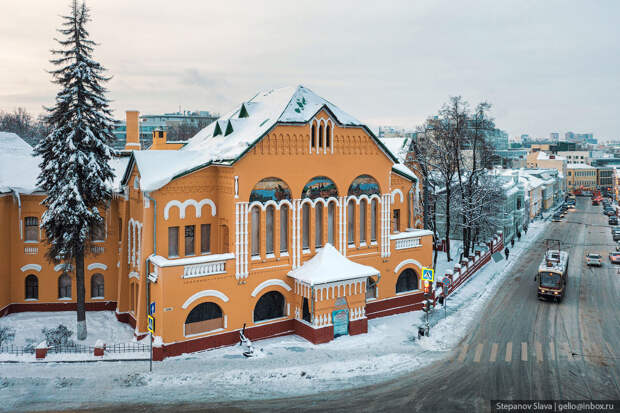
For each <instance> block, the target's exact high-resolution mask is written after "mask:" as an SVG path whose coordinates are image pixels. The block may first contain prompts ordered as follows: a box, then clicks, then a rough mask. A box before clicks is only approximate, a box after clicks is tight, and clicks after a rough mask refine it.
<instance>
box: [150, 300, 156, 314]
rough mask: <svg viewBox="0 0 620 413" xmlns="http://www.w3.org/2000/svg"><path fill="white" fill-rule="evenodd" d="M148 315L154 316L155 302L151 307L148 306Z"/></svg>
mask: <svg viewBox="0 0 620 413" xmlns="http://www.w3.org/2000/svg"><path fill="white" fill-rule="evenodd" d="M149 314H150V315H153V314H155V301H153V302H152V303H151V305H150V306H149Z"/></svg>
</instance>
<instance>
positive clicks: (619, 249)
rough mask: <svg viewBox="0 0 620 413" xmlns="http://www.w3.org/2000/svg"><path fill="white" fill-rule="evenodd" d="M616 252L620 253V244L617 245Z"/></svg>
mask: <svg viewBox="0 0 620 413" xmlns="http://www.w3.org/2000/svg"><path fill="white" fill-rule="evenodd" d="M616 251H618V252H620V242H619V243H617V244H616Z"/></svg>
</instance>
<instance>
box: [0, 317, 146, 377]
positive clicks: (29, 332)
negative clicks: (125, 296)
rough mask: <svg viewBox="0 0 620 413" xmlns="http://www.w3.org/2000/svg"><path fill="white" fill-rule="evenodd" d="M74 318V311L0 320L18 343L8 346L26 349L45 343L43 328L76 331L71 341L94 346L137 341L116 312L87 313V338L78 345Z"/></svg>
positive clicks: (0, 323) (131, 329)
mask: <svg viewBox="0 0 620 413" xmlns="http://www.w3.org/2000/svg"><path fill="white" fill-rule="evenodd" d="M75 317H76V316H75V312H74V311H54V312H27V313H14V314H9V315H8V316H6V317H2V318H0V327H5V326H6V327H11V328H14V329H15V340H14V341H13V342H11V343H7V344H14V345H16V346H24V345H26V344H28V342H29V341H31V342H34V345H35V346H36V345H37V344H39V343H40V342H42V341H43V340H45V337H44V336H43V333H41V330H42V329H43V328H48V329H50V328H56V327H58V325H59V324H63V325H64V326H65V327H67V328H68V329H69V330H71V331H73V335H72V336H71V339H73V341H74V342H76V343H78V344H84V345H89V346H94V345H95V343H96V342H97V340H102V341H103V342H104V343H108V344H113V343H127V342H131V341H134V338H133V337H134V335H133V328H131V326H129V325H128V324H125V323H121V322H119V321H118V320H117V319H116V316H115V315H114V312H113V311H88V312H87V313H86V325H87V327H88V338H87V339H86V340H84V341H79V342H78V341H77V340H76V337H75V331H76V318H75ZM0 374H1V373H0Z"/></svg>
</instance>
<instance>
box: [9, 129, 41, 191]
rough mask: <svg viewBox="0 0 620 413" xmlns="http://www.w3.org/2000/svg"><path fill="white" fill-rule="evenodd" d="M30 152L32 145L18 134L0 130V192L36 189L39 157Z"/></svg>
mask: <svg viewBox="0 0 620 413" xmlns="http://www.w3.org/2000/svg"><path fill="white" fill-rule="evenodd" d="M32 152H33V151H32V147H31V146H30V145H28V144H27V143H26V141H24V140H23V139H22V138H20V137H19V136H18V135H16V134H14V133H11V132H0V192H10V191H11V189H14V190H16V191H18V192H20V193H23V194H31V193H33V192H34V191H36V189H37V185H36V183H37V177H38V175H39V163H41V158H40V157H38V156H37V157H34V156H32V155H33V153H32Z"/></svg>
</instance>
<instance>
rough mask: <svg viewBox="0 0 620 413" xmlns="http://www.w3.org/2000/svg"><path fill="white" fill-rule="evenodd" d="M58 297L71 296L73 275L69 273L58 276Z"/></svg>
mask: <svg viewBox="0 0 620 413" xmlns="http://www.w3.org/2000/svg"><path fill="white" fill-rule="evenodd" d="M58 298H71V277H70V276H69V274H67V273H63V274H62V275H61V276H60V277H58Z"/></svg>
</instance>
